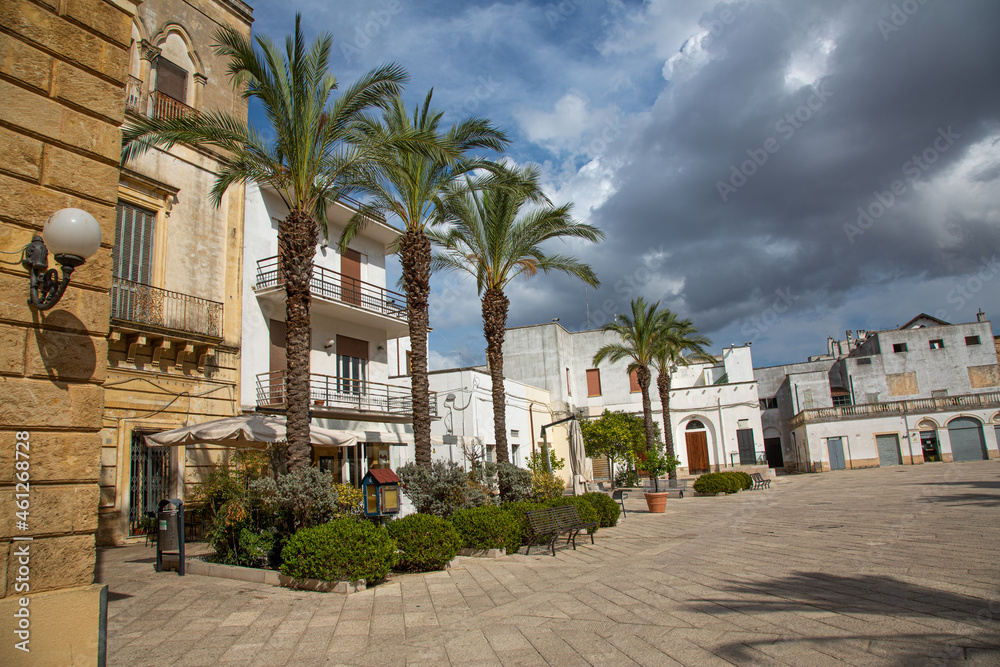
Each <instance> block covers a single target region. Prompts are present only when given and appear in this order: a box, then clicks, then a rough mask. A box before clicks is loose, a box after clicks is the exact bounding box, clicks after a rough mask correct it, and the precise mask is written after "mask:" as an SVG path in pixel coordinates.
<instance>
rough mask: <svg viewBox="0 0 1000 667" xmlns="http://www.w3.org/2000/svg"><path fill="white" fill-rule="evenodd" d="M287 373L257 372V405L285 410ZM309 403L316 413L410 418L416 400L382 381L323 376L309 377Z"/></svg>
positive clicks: (407, 390)
mask: <svg viewBox="0 0 1000 667" xmlns="http://www.w3.org/2000/svg"><path fill="white" fill-rule="evenodd" d="M285 374H286V372H285V371H272V372H270V373H258V375H257V406H258V407H262V408H264V407H270V408H274V407H283V406H284V405H285V403H286V402H287V395H286V388H285V377H286V375H285ZM430 397H431V398H430V412H431V415H436V414H437V399H436V396H435V393H434V392H430ZM309 402H310V404H311V405H312V407H313V409H314V410H317V409H324V408H326V409H338V410H349V411H358V412H373V413H379V414H391V415H400V416H407V417H410V416H412V415H413V398H412V396H411V394H410V388H409V387H400V386H397V385H391V384H382V383H381V382H369V381H368V380H355V379H351V378H343V377H336V376H333V375H320V374H318V373H313V374H311V375H310V376H309Z"/></svg>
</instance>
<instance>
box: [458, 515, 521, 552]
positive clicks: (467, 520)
mask: <svg viewBox="0 0 1000 667" xmlns="http://www.w3.org/2000/svg"><path fill="white" fill-rule="evenodd" d="M451 523H452V525H453V526H455V530H457V531H458V534H459V536H460V537H461V538H462V546H463V547H465V548H467V549H507V551H508V552H509V553H513V552H515V551H517V549H518V547H520V546H521V530H520V524H519V522H518V521H517V519H515V518H514V517H513V516H512V515H511V513H510V512H507V511H506V510H503V509H501V508H499V507H496V506H494V505H484V506H482V507H473V508H472V509H466V510H458V511H457V512H455V513H454V514H452V515H451Z"/></svg>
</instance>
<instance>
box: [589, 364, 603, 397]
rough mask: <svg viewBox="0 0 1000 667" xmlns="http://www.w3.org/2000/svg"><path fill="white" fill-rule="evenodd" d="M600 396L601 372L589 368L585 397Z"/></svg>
mask: <svg viewBox="0 0 1000 667" xmlns="http://www.w3.org/2000/svg"><path fill="white" fill-rule="evenodd" d="M600 395H601V371H600V370H599V369H597V368H591V369H590V370H588V371H587V396H600Z"/></svg>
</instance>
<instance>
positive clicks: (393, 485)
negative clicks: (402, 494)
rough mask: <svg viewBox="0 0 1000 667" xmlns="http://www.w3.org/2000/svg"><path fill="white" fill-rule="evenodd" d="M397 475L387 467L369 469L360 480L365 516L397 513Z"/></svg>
mask: <svg viewBox="0 0 1000 667" xmlns="http://www.w3.org/2000/svg"><path fill="white" fill-rule="evenodd" d="M399 481H400V480H399V477H398V476H397V475H396V473H394V472H393V471H391V470H389V469H388V468H378V469H375V470H369V471H368V474H366V475H365V476H364V479H362V480H361V489H362V491H363V492H364V496H365V516H385V515H386V514H399Z"/></svg>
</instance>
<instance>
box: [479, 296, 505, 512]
mask: <svg viewBox="0 0 1000 667" xmlns="http://www.w3.org/2000/svg"><path fill="white" fill-rule="evenodd" d="M509 307H510V300H509V299H508V298H507V297H506V296H505V295H504V293H503V292H502V291H501V290H498V289H496V288H493V287H491V288H490V289H488V290H486V293H485V294H483V335H484V336H485V337H486V362H487V363H488V364H489V366H490V379H491V380H492V382H493V438H494V440H495V441H496V446H497V450H496V453H497V462H498V463H501V462H502V463H509V462H510V455H509V454H508V452H507V399H506V395H505V393H504V388H503V336H504V331H505V330H506V328H507V309H508V308H509ZM500 495H501V496H504V495H505V494H504V490H503V489H500Z"/></svg>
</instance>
